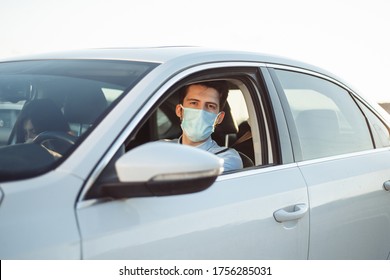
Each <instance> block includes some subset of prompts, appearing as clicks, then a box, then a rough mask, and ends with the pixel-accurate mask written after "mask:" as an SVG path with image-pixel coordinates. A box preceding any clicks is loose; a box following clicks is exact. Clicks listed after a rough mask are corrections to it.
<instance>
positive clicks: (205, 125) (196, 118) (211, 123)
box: [180, 105, 219, 142]
mask: <svg viewBox="0 0 390 280" xmlns="http://www.w3.org/2000/svg"><path fill="white" fill-rule="evenodd" d="M180 106H181V105H180ZM181 108H182V109H183V119H182V122H181V128H182V129H183V131H184V132H185V134H186V135H187V137H188V138H189V139H190V140H191V141H192V142H200V141H203V140H205V139H207V138H208V137H209V136H210V135H211V133H213V132H214V127H215V122H216V119H217V117H218V115H219V114H215V113H211V112H207V111H205V110H200V109H193V108H184V107H183V106H181Z"/></svg>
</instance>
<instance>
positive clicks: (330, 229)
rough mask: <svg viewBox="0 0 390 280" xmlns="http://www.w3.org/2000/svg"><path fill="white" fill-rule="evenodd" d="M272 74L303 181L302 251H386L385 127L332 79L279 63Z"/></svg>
mask: <svg viewBox="0 0 390 280" xmlns="http://www.w3.org/2000/svg"><path fill="white" fill-rule="evenodd" d="M272 75H273V78H274V81H275V83H276V84H277V86H278V88H279V92H280V93H281V99H282V100H284V108H285V113H286V115H287V116H289V117H288V120H289V125H290V132H291V134H292V135H293V141H294V152H295V156H296V159H297V160H298V161H299V163H298V165H299V169H300V170H301V171H302V174H303V176H304V177H305V180H306V182H307V184H308V193H309V199H310V245H309V248H310V249H309V258H310V259H387V258H389V252H390V193H389V191H388V187H386V186H388V184H389V181H388V180H389V179H390V153H389V129H388V127H386V125H385V124H384V123H383V122H382V121H381V120H380V119H379V118H378V117H377V116H375V114H374V113H373V112H372V111H370V110H369V109H368V107H366V108H363V107H362V106H364V105H363V102H362V101H359V100H358V99H357V97H352V96H351V94H350V92H349V91H348V89H346V88H345V87H343V86H342V85H341V84H339V83H338V82H337V81H334V80H329V79H326V78H325V77H323V76H322V77H319V76H318V75H317V74H315V73H308V72H305V73H302V72H300V71H299V70H297V69H284V68H283V67H281V69H276V70H272ZM358 105H360V107H359V106H358ZM362 110H363V111H366V112H370V114H371V116H370V117H369V118H366V117H365V115H364V114H363V112H362ZM368 124H372V125H371V127H373V128H374V127H375V128H376V131H372V130H370V127H369V126H368ZM378 131H379V132H378ZM378 139H381V140H382V143H380V142H379V141H377V140H378ZM374 140H375V142H374Z"/></svg>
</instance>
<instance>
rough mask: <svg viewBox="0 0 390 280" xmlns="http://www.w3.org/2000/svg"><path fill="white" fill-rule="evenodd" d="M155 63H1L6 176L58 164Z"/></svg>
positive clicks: (2, 176) (0, 124)
mask: <svg viewBox="0 0 390 280" xmlns="http://www.w3.org/2000/svg"><path fill="white" fill-rule="evenodd" d="M155 66H156V64H152V63H141V62H120V61H109V60H106V61H97V60H47V61H46V60H38V61H23V62H4V63H0V181H1V180H12V179H14V178H15V179H20V178H23V177H31V176H34V175H35V174H40V173H42V172H45V171H46V170H49V169H50V168H52V167H54V166H55V165H56V163H57V162H59V161H58V160H59V159H63V158H65V157H66V156H68V155H69V152H70V151H72V150H73V149H72V148H73V147H74V146H76V145H78V144H79V143H80V142H81V141H82V139H83V137H81V136H82V135H83V134H84V133H85V132H87V131H89V130H91V129H92V128H93V127H95V126H96V125H97V122H98V121H99V120H100V119H101V118H102V117H103V116H104V115H105V114H106V113H108V112H109V111H110V110H111V109H112V107H113V106H114V105H113V103H114V101H115V100H117V99H119V98H120V97H121V96H122V95H123V94H125V93H127V92H129V90H130V89H131V88H132V87H133V86H134V85H135V84H136V83H137V82H138V81H139V80H140V79H141V78H142V77H143V76H145V75H146V74H147V73H148V72H149V71H150V70H151V69H153V68H154V67H155ZM36 144H39V145H36ZM19 163H22V164H19Z"/></svg>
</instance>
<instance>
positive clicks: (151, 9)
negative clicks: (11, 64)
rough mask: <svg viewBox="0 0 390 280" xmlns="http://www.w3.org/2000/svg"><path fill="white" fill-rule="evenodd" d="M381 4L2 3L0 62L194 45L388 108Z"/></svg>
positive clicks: (223, 0)
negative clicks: (309, 69) (301, 73)
mask: <svg viewBox="0 0 390 280" xmlns="http://www.w3.org/2000/svg"><path fill="white" fill-rule="evenodd" d="M388 3H389V2H388V1H386V0H371V1H360V0H355V1H353V0H344V1H343V0H338V1H337V0H326V1H322V0H318V1H312V0H294V1H289V0H273V1H269V0H267V1H264V0H240V1H237V0H197V1H189V0H164V1H159V0H142V1H141V0H139V1H134V0H110V1H103V0H67V1H63V0H0V35H1V44H0V59H1V58H6V57H7V58H8V57H12V56H19V55H24V54H32V53H41V52H48V51H57V50H68V49H82V48H101V47H138V46H167V45H195V46H206V47H215V48H226V49H237V50H248V51H256V52H262V53H270V54H275V55H280V56H285V57H289V58H293V59H298V60H301V61H304V62H307V63H310V64H314V65H316V66H319V67H322V68H324V69H326V70H328V71H330V72H333V73H334V74H336V75H338V76H340V77H342V78H343V80H345V81H346V82H347V83H348V84H350V85H351V86H352V87H353V88H354V89H355V90H356V91H357V92H358V93H360V94H362V95H364V96H365V97H368V98H369V99H371V100H373V101H375V102H377V103H380V104H382V105H383V106H384V107H386V106H387V108H388V109H390V105H389V103H390V92H389V87H388V85H387V81H388V74H389V69H390V54H389V50H390V40H388V38H387V37H388V35H386V34H388V27H389V26H390V16H389V14H390V4H388Z"/></svg>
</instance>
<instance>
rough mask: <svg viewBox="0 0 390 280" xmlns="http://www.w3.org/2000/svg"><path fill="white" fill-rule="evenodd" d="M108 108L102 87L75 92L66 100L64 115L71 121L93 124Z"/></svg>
mask: <svg viewBox="0 0 390 280" xmlns="http://www.w3.org/2000/svg"><path fill="white" fill-rule="evenodd" d="M106 108H107V100H106V98H105V96H104V94H103V92H102V91H101V90H100V89H99V90H98V91H83V92H77V93H75V92H73V93H70V94H69V95H68V96H67V99H66V101H65V105H64V115H65V118H66V119H67V120H68V122H71V123H81V124H92V123H93V122H94V121H95V120H96V118H97V117H98V116H99V115H100V114H102V112H103V111H104V110H105V109H106Z"/></svg>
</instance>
